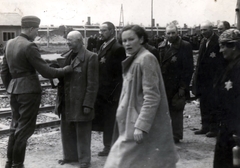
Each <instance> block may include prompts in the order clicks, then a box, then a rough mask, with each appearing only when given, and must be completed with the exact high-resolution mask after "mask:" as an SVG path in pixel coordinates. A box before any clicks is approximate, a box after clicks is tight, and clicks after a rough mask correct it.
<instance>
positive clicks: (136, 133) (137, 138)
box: [133, 128, 143, 143]
mask: <svg viewBox="0 0 240 168" xmlns="http://www.w3.org/2000/svg"><path fill="white" fill-rule="evenodd" d="M133 137H134V140H135V141H136V142H137V143H142V142H143V131H142V130H140V129H138V128H135V130H134V133H133Z"/></svg>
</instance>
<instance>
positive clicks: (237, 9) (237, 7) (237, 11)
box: [235, 0, 240, 30]
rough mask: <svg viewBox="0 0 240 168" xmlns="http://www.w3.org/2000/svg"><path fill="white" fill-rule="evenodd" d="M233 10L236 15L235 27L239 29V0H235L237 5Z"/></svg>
mask: <svg viewBox="0 0 240 168" xmlns="http://www.w3.org/2000/svg"><path fill="white" fill-rule="evenodd" d="M235 11H236V16H237V29H239V30H240V0H237V6H236V9H235Z"/></svg>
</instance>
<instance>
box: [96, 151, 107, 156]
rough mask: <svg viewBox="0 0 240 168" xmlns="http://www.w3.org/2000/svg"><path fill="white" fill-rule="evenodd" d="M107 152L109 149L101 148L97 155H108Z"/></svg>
mask: <svg viewBox="0 0 240 168" xmlns="http://www.w3.org/2000/svg"><path fill="white" fill-rule="evenodd" d="M108 154H109V150H103V151H101V152H99V153H98V156H108Z"/></svg>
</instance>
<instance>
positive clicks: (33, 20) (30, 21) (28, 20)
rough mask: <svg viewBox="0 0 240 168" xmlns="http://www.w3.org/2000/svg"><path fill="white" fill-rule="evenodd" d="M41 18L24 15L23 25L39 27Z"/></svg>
mask: <svg viewBox="0 0 240 168" xmlns="http://www.w3.org/2000/svg"><path fill="white" fill-rule="evenodd" d="M40 21H41V20H40V19H39V18H38V17H36V16H24V17H22V27H23V28H28V27H34V28H36V27H39V24H40Z"/></svg>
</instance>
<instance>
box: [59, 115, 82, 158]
mask: <svg viewBox="0 0 240 168" xmlns="http://www.w3.org/2000/svg"><path fill="white" fill-rule="evenodd" d="M61 138H62V147H63V160H67V161H78V153H77V136H76V128H75V125H74V122H68V121H66V120H65V116H64V114H62V119H61Z"/></svg>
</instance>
